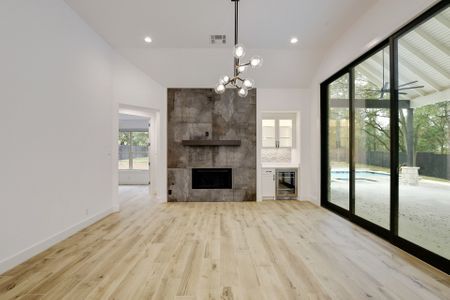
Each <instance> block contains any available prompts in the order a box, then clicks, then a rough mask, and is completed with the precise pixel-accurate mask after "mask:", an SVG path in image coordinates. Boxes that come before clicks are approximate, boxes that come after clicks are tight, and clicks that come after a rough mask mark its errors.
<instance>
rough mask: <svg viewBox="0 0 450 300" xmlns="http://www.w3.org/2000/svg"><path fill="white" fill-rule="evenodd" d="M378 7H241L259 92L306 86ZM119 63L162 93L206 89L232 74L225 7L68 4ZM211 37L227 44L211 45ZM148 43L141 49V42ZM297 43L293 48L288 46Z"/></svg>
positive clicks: (350, 1) (288, 2) (197, 1)
mask: <svg viewBox="0 0 450 300" xmlns="http://www.w3.org/2000/svg"><path fill="white" fill-rule="evenodd" d="M376 1H377V0H339V1H337V0H314V1H312V0H273V1H268V0H241V1H240V7H239V8H240V30H239V35H240V38H239V39H240V42H241V43H242V44H244V45H245V46H246V47H247V48H248V50H247V53H248V56H250V55H253V54H259V55H261V56H263V58H264V66H263V68H261V69H259V70H257V71H255V72H253V73H252V74H251V75H249V77H252V78H254V79H255V80H256V82H257V87H265V88H300V87H308V86H309V84H310V81H311V75H312V74H311V73H314V70H315V68H316V67H317V65H318V63H319V61H320V58H321V55H322V54H323V53H324V52H325V50H326V49H327V47H328V46H330V45H331V44H332V43H333V42H334V41H335V40H336V39H337V38H338V37H339V36H340V35H341V34H342V33H343V32H344V31H345V29H346V28H348V27H349V26H350V25H351V24H352V23H353V21H354V20H355V19H356V18H357V17H358V16H360V15H361V14H362V13H364V12H365V11H366V10H367V9H368V8H369V7H370V6H371V5H373V4H374V3H375V2H376ZM66 2H67V3H68V4H69V5H70V6H71V7H72V8H73V9H74V10H75V11H77V12H78V14H79V15H80V16H81V17H82V18H84V19H85V20H86V22H87V23H88V24H89V25H90V26H91V27H92V28H93V29H94V30H95V31H97V32H98V33H99V34H100V35H101V36H103V37H104V38H105V40H106V41H107V42H109V43H110V44H111V45H112V46H113V47H114V48H115V49H116V50H118V51H119V53H121V54H122V55H123V56H125V57H126V58H127V59H129V60H130V61H131V62H133V63H134V64H135V65H137V66H138V67H140V68H141V69H142V70H144V71H145V72H146V73H147V74H148V75H149V76H150V77H152V78H153V79H154V80H156V81H158V82H160V83H161V84H162V85H164V86H166V87H211V86H213V85H214V84H215V82H216V81H217V80H218V77H219V76H220V75H222V74H225V73H231V72H232V54H231V50H230V49H231V47H232V44H233V38H234V37H233V31H234V15H233V14H234V6H233V3H232V2H231V1H230V0H191V1H188V0H159V1H155V0H127V1H125V0H66ZM211 34H226V35H227V44H226V45H220V46H211V45H210V42H209V41H210V40H209V39H210V35H211ZM147 35H149V36H151V37H152V39H153V43H151V44H149V45H148V44H145V43H144V41H143V39H144V37H145V36H147ZM292 36H297V37H298V38H299V39H300V42H299V43H298V45H295V46H293V45H290V44H289V39H290V38H291V37H292Z"/></svg>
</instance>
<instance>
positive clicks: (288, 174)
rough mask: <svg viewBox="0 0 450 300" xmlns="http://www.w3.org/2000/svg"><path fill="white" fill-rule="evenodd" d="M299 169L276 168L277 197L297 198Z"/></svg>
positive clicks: (278, 198) (284, 198)
mask: <svg viewBox="0 0 450 300" xmlns="http://www.w3.org/2000/svg"><path fill="white" fill-rule="evenodd" d="M297 182H298V181H297V169H277V170H276V199H277V200H296V199H297V194H298V191H297Z"/></svg>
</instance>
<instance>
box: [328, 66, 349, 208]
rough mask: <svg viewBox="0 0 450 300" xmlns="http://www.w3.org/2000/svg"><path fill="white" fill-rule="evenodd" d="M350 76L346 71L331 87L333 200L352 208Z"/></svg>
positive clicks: (329, 192) (330, 134) (330, 187)
mask: <svg viewBox="0 0 450 300" xmlns="http://www.w3.org/2000/svg"><path fill="white" fill-rule="evenodd" d="M349 80H350V76H349V74H345V75H343V76H341V77H340V78H338V79H336V80H335V81H333V82H332V83H331V84H330V85H329V87H328V95H329V96H328V105H329V111H328V118H329V119H328V145H329V148H328V157H329V159H330V160H329V161H330V162H329V166H328V176H329V182H330V184H329V188H328V195H329V201H330V202H331V203H333V204H335V205H337V206H339V207H341V208H343V209H346V210H348V209H349V197H350V86H349V83H350V82H349Z"/></svg>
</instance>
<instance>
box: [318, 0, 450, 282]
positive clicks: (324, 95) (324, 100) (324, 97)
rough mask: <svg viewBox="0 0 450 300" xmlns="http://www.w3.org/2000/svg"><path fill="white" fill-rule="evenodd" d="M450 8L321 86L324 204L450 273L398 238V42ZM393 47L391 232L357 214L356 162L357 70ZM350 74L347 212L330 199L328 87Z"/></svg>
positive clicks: (447, 1) (444, 4) (434, 257)
mask: <svg viewBox="0 0 450 300" xmlns="http://www.w3.org/2000/svg"><path fill="white" fill-rule="evenodd" d="M448 7H450V0H442V1H440V2H438V3H437V4H436V5H434V6H433V7H431V8H430V9H428V10H427V11H426V12H424V13H423V14H421V15H420V16H419V17H417V18H416V19H414V20H413V21H411V22H410V23H408V24H407V25H405V26H404V27H402V28H401V29H399V30H398V31H397V32H395V33H394V34H392V35H391V36H390V37H389V38H387V39H385V40H384V41H382V42H380V43H379V44H378V45H376V46H375V47H373V48H372V49H370V50H369V51H368V52H366V53H364V54H363V55H361V56H360V57H358V58H357V59H356V60H354V61H353V62H351V63H350V64H348V65H347V66H345V67H344V68H342V69H341V70H340V71H338V72H337V73H335V74H334V75H333V76H331V77H330V78H328V79H327V80H325V81H324V82H322V83H321V85H320V95H321V97H320V112H321V129H320V132H321V180H320V182H321V205H322V206H323V207H325V208H327V209H329V210H331V211H333V212H335V213H337V214H338V215H341V216H342V217H345V218H347V219H349V220H350V221H351V222H353V223H355V224H357V225H359V226H361V227H363V228H365V229H367V230H369V231H371V232H373V233H375V234H376V235H378V236H380V237H382V238H384V239H385V240H387V241H389V242H390V243H392V244H394V245H395V246H397V247H399V248H401V249H403V250H405V251H406V252H408V253H410V254H412V255H414V256H416V257H418V258H420V259H421V260H423V261H425V262H427V263H429V264H430V265H433V266H434V267H436V268H438V269H440V270H442V271H444V272H446V273H447V274H449V273H450V263H449V260H448V259H446V258H445V257H443V256H440V255H438V254H436V253H434V252H431V251H430V250H427V249H425V248H423V247H421V246H419V245H416V244H414V243H412V242H410V241H408V240H406V239H404V238H402V237H400V236H399V235H398V213H399V192H398V188H399V168H398V165H399V154H398V149H399V126H398V121H399V117H398V109H399V97H398V90H397V89H396V87H397V86H398V76H399V74H398V64H397V62H398V40H399V39H400V38H401V37H403V36H404V35H406V34H407V33H408V32H410V31H411V30H413V29H415V28H416V27H417V26H419V25H421V24H422V23H424V22H426V21H428V20H429V19H431V18H432V17H434V16H435V15H436V14H438V13H439V12H441V11H443V10H444V9H446V8H448ZM385 47H389V51H390V57H389V58H390V65H389V67H390V78H389V80H390V95H391V97H390V112H391V113H390V117H391V118H390V131H391V141H390V142H391V144H390V147H391V154H390V159H391V161H390V163H391V166H390V171H391V176H390V177H391V181H390V189H391V192H390V193H391V197H390V198H391V199H390V218H389V219H390V227H389V229H386V228H383V227H381V226H379V225H376V224H374V223H372V222H370V221H368V220H366V219H364V218H361V217H359V216H357V215H355V210H354V208H355V184H354V182H355V181H354V178H355V161H354V157H353V156H354V155H353V153H354V146H355V141H354V122H355V120H354V109H353V107H354V105H353V101H354V80H353V79H354V68H355V67H356V66H357V65H359V64H360V63H361V62H363V61H364V60H366V59H368V58H369V57H371V56H372V55H374V54H375V53H377V52H378V51H380V50H382V49H384V48H385ZM346 74H348V75H349V98H350V99H349V109H350V112H349V115H350V145H349V152H350V155H349V156H350V161H349V164H350V170H349V171H350V196H349V210H346V209H344V208H342V207H340V206H337V205H335V204H333V203H331V202H330V201H329V199H328V196H329V193H328V192H329V172H328V166H329V157H328V146H329V145H328V126H329V124H328V109H329V107H328V106H329V105H328V86H329V85H330V84H331V83H332V82H334V81H335V80H336V79H339V78H340V77H342V76H344V75H346Z"/></svg>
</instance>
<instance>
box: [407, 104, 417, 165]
mask: <svg viewBox="0 0 450 300" xmlns="http://www.w3.org/2000/svg"><path fill="white" fill-rule="evenodd" d="M407 111H408V116H407V118H406V144H407V145H406V151H407V158H408V159H407V163H408V167H414V166H415V165H416V159H415V157H414V152H415V151H414V108H408V109H407Z"/></svg>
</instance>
